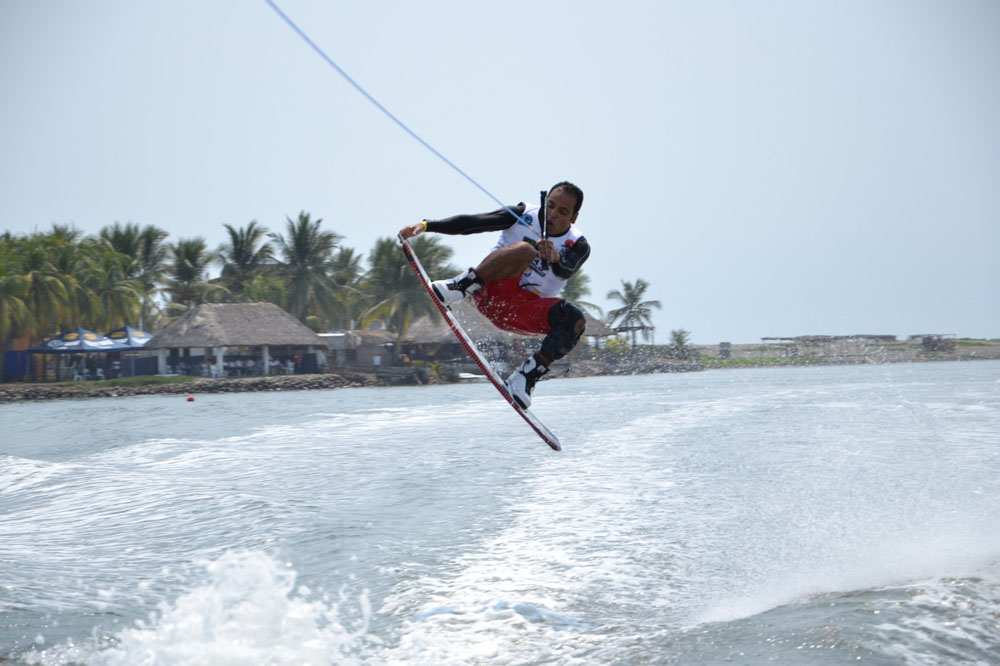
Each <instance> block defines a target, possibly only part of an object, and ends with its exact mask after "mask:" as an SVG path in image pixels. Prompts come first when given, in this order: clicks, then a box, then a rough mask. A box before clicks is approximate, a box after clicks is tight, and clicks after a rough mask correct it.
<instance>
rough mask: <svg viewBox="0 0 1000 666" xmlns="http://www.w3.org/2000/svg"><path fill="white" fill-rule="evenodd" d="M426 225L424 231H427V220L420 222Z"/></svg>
mask: <svg viewBox="0 0 1000 666" xmlns="http://www.w3.org/2000/svg"><path fill="white" fill-rule="evenodd" d="M420 221H421V222H422V223H423V225H424V231H427V220H420Z"/></svg>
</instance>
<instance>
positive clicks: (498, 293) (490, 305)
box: [473, 275, 562, 335]
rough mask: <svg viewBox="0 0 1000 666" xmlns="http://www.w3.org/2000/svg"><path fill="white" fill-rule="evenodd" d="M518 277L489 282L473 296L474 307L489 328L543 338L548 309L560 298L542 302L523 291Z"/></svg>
mask: <svg viewBox="0 0 1000 666" xmlns="http://www.w3.org/2000/svg"><path fill="white" fill-rule="evenodd" d="M520 280H521V276H520V275H515V276H514V277H509V278H504V279H502V280H493V281H492V282H487V283H486V284H484V285H483V288H482V289H480V290H479V291H477V292H476V293H475V294H473V300H474V301H475V303H476V307H477V308H478V309H479V311H480V312H482V313H483V314H484V315H485V316H486V318H487V319H489V320H490V321H491V322H493V325H494V326H496V327H497V328H499V329H501V330H504V331H511V332H512V333H524V334H528V335H545V334H547V333H548V332H549V331H551V330H552V327H551V326H550V325H549V308H551V307H552V306H553V305H555V304H556V303H558V302H559V301H561V300H562V299H560V298H542V297H541V296H539V295H538V294H535V293H533V292H530V291H528V290H527V289H523V288H522V287H521V286H520V285H519V284H518V282H519V281H520Z"/></svg>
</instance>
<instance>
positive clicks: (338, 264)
mask: <svg viewBox="0 0 1000 666" xmlns="http://www.w3.org/2000/svg"><path fill="white" fill-rule="evenodd" d="M361 261H362V257H361V255H360V254H357V253H356V252H355V251H354V248H350V247H342V248H339V249H338V250H337V253H336V254H335V255H333V261H332V262H331V264H330V277H331V278H332V279H333V283H334V284H335V285H336V286H337V294H336V298H337V302H338V303H339V305H340V312H339V316H337V317H334V318H332V319H331V321H330V325H331V326H332V327H333V328H343V329H350V328H353V327H354V324H355V322H357V321H358V320H360V319H361V313H362V312H363V311H364V309H365V307H366V306H365V295H364V294H363V293H362V291H361V279H362V277H363V270H362V268H361Z"/></svg>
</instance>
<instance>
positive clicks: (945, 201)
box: [0, 0, 1000, 344]
mask: <svg viewBox="0 0 1000 666" xmlns="http://www.w3.org/2000/svg"><path fill="white" fill-rule="evenodd" d="M278 4H279V6H281V7H282V9H283V10H284V11H285V12H286V13H287V14H288V15H289V16H290V17H291V18H292V19H293V20H294V21H296V22H297V23H298V24H299V26H300V27H301V28H302V29H303V30H304V31H305V32H306V33H307V34H309V35H310V36H311V37H312V38H313V40H314V41H315V42H316V43H317V44H318V45H319V46H321V47H322V48H323V49H324V50H325V51H326V52H327V54H328V55H329V56H330V57H331V58H333V59H334V60H335V61H336V62H337V63H338V64H339V65H340V66H341V67H343V68H344V69H345V70H346V71H347V72H349V73H350V74H351V75H352V76H353V77H354V78H355V79H356V80H357V81H358V82H359V83H360V84H361V85H362V86H364V87H365V88H367V90H368V91H369V92H370V93H371V94H372V95H373V96H374V97H375V98H377V99H378V100H379V101H381V102H382V103H383V104H384V105H385V106H386V107H387V108H389V109H390V110H391V111H392V112H393V113H394V114H395V115H397V116H398V117H399V118H400V119H401V120H402V121H403V122H405V123H406V124H407V125H409V126H410V127H411V128H412V129H413V130H414V131H415V132H417V133H418V134H420V135H421V136H422V137H423V138H424V139H425V140H426V141H428V142H429V143H430V144H431V145H433V146H434V147H435V148H436V149H437V150H439V151H440V152H441V153H443V154H444V155H446V156H447V157H448V158H449V159H450V160H452V161H453V162H454V163H456V164H457V165H458V166H459V167H461V168H462V169H464V170H465V171H466V172H468V173H469V174H470V175H471V176H472V177H473V178H475V179H476V180H477V181H478V182H480V183H482V185H483V186H484V187H485V188H486V189H487V190H489V191H490V192H492V193H493V194H494V195H496V196H497V197H499V198H500V199H501V200H503V201H505V202H509V203H511V204H513V203H517V202H518V201H529V202H534V201H536V200H537V198H538V192H539V190H540V189H544V188H546V187H547V186H549V185H551V184H552V183H554V182H556V181H559V180H563V179H567V180H571V181H574V182H576V183H577V184H578V185H580V186H581V187H582V188H583V189H584V191H585V193H586V200H585V203H584V207H583V210H582V211H581V213H580V217H579V220H578V224H579V226H580V227H581V229H583V231H584V233H585V234H586V236H587V237H588V239H589V240H590V242H591V244H592V246H593V252H592V255H591V258H590V260H589V262H588V263H587V265H586V266H585V269H584V270H585V272H586V273H587V274H588V275H589V276H590V278H591V290H592V297H591V298H590V299H589V300H591V301H593V302H595V303H597V304H599V305H601V306H604V307H607V306H608V305H609V302H608V301H607V300H606V299H605V294H606V293H607V292H608V291H609V290H612V289H617V288H620V286H621V280H628V281H633V280H635V279H636V278H644V279H645V280H646V281H648V282H649V283H650V288H649V291H648V292H647V293H648V296H649V298H653V299H658V300H659V301H660V302H661V303H662V305H663V307H662V309H661V310H658V311H655V319H654V322H655V324H656V325H657V327H658V331H657V341H661V342H662V341H665V340H666V339H667V337H668V333H669V331H670V330H671V329H674V328H684V329H687V330H689V331H691V332H692V338H693V341H694V342H696V343H701V344H711V343H715V342H719V341H722V340H728V341H732V342H756V341H757V340H758V339H759V338H761V337H764V336H793V335H804V334H831V335H833V334H836V335H841V334H852V333H878V334H895V335H900V336H905V335H909V334H913V333H924V332H938V333H956V334H958V335H960V336H972V337H988V336H990V337H1000V2H997V1H996V0H953V1H944V0H935V1H933V2H931V1H926V0H823V1H809V0H787V1H784V0H783V1H778V0H760V1H751V0H713V1H700V0H699V1H694V0H691V1H688V2H676V1H670V0H666V1H664V0H659V1H655V2H654V1H649V2H629V1H628V0H623V1H622V2H617V3H610V2H593V1H589V0H576V1H572V2H571V1H546V2H525V1H519V0H513V1H508V2H503V3H480V2H469V1H468V0H461V1H459V0H455V1H453V2H452V1H448V2H445V1H438V0H425V1H423V2H404V1H394V0H389V1H383V2H374V1H371V2H362V1H360V0H359V1H351V2H341V1H334V0H330V1H324V2H320V1H319V0H280V1H279V2H278ZM0 84H2V96H0V229H4V230H10V231H13V232H16V233H21V232H31V231H33V230H40V231H45V230H48V229H49V228H50V226H51V224H52V223H53V222H57V223H60V224H66V223H73V224H75V225H76V227H77V228H79V229H81V230H83V231H85V232H87V233H96V232H97V231H98V230H99V229H100V228H101V227H103V226H105V225H107V224H110V223H113V222H115V221H119V222H136V223H139V224H142V225H145V224H153V225H156V226H159V227H162V228H163V229H165V230H167V231H169V233H170V238H169V240H171V241H176V240H178V239H180V238H189V237H193V236H203V237H205V238H206V239H207V240H208V242H209V245H210V247H212V248H214V247H216V246H217V245H218V244H219V243H221V242H223V240H224V239H225V230H224V228H223V226H222V225H223V224H224V223H229V224H232V225H234V226H243V225H246V224H247V223H248V222H250V221H251V220H257V221H258V222H259V223H261V224H264V225H266V226H267V227H269V228H270V229H271V230H273V231H283V229H284V224H285V219H286V217H287V216H293V217H294V216H296V215H297V214H298V212H299V211H301V210H305V211H308V212H309V213H311V214H312V215H313V216H314V217H320V218H322V219H323V220H324V227H325V228H329V229H332V230H334V231H337V232H338V233H340V234H342V235H343V236H344V237H345V244H346V245H347V246H350V247H354V248H356V249H357V250H358V251H360V252H362V253H364V254H365V255H367V253H368V251H369V250H370V248H371V247H372V245H373V244H374V242H375V240H376V239H377V238H379V237H385V236H392V235H394V234H395V233H396V231H397V230H398V229H399V228H400V227H402V226H403V225H405V224H409V223H411V222H415V221H419V220H420V219H422V218H424V217H428V218H436V217H444V216H447V215H451V214H455V213H460V212H481V211H486V210H492V209H494V208H496V207H497V206H496V204H495V203H494V202H493V201H492V200H491V199H490V198H489V197H487V196H486V195H485V194H483V193H482V192H481V191H480V190H478V189H477V188H475V187H474V186H473V185H471V184H470V183H469V182H468V181H466V180H465V179H463V178H462V177H461V176H460V175H458V174H457V173H456V172H455V171H453V170H452V169H451V168H450V167H448V166H447V165H446V164H444V163H443V162H441V161H440V160H439V159H438V158H437V157H435V156H434V155H433V154H431V153H430V152H428V151H427V150H426V149H425V148H424V147H422V146H421V145H420V144H418V143H417V142H416V141H414V140H413V139H412V138H411V137H410V136H408V135H407V134H405V133H404V132H403V131H402V130H400V129H399V128H398V127H397V126H396V125H394V124H393V123H392V122H391V121H389V120H388V119H387V118H386V117H385V116H384V115H382V113H381V112H380V111H378V110H377V109H376V108H375V107H374V106H372V105H371V104H370V103H369V102H368V101H367V100H366V99H364V98H363V97H362V96H361V95H359V94H358V93H357V92H356V91H355V90H354V89H353V88H352V87H350V85H349V84H348V83H347V82H346V81H344V80H343V79H342V78H341V77H340V76H339V75H338V74H337V73H336V72H335V71H334V70H333V69H332V68H330V66H329V65H328V64H326V63H325V62H324V61H323V60H322V59H321V58H320V57H319V56H318V55H317V54H316V53H315V52H314V51H312V50H311V49H310V48H309V47H308V46H307V45H306V44H305V43H304V42H303V41H302V40H301V39H300V38H299V37H298V36H297V35H296V34H295V33H294V32H293V31H292V30H291V29H290V28H289V27H288V26H287V25H286V24H285V23H284V22H283V21H282V20H281V19H280V18H279V17H278V16H277V14H275V12H274V11H273V10H272V9H271V8H270V7H269V6H268V5H267V4H266V3H265V2H264V1H263V0H260V1H255V0H244V1H241V2H236V1H235V0H216V1H212V2H203V1H195V0H171V1H169V2H167V1H163V0H160V1H155V2H154V1H146V0H139V1H136V0H87V1H86V2H84V1H80V0H77V1H68V0H2V2H0ZM442 238H443V239H444V240H445V241H446V242H448V243H449V244H450V245H451V246H452V247H453V248H455V250H456V258H455V263H456V264H458V265H461V266H467V265H472V264H475V263H477V262H478V260H479V259H480V258H481V256H482V255H484V254H485V252H486V251H487V250H488V249H489V248H490V247H492V245H493V242H494V240H495V239H494V237H493V235H492V234H491V235H488V236H471V237H466V238H462V239H456V238H453V237H442Z"/></svg>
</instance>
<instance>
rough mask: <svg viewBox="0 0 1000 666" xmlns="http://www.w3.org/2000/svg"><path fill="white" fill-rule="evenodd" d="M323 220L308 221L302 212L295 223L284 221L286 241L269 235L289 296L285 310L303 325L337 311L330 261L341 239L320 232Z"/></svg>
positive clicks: (333, 233)
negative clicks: (313, 318) (313, 317)
mask: <svg viewBox="0 0 1000 666" xmlns="http://www.w3.org/2000/svg"><path fill="white" fill-rule="evenodd" d="M322 222H323V220H321V219H317V220H315V221H313V220H311V219H310V217H309V213H307V212H305V211H302V212H301V213H299V217H298V219H296V220H292V218H287V225H286V231H287V234H288V238H287V239H286V238H285V237H284V236H283V235H281V234H271V235H270V238H272V239H273V240H274V242H275V243H276V244H277V246H278V253H279V255H280V258H279V260H278V271H279V273H280V274H281V276H282V277H283V278H284V280H285V289H286V292H287V294H288V302H287V305H286V308H285V309H286V310H288V311H289V312H290V313H291V314H292V315H294V316H295V317H296V318H297V319H298V320H299V321H301V322H302V323H305V321H306V318H307V317H308V316H309V315H310V314H314V313H316V314H324V313H326V312H330V311H334V312H335V311H336V310H337V307H338V304H337V299H336V291H337V290H336V285H335V284H334V282H333V280H332V279H331V277H330V261H331V257H332V255H333V251H334V250H335V249H336V248H337V245H338V243H340V240H341V238H342V237H341V236H340V234H338V233H335V232H333V231H321V230H320V228H319V227H320V223H322Z"/></svg>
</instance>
